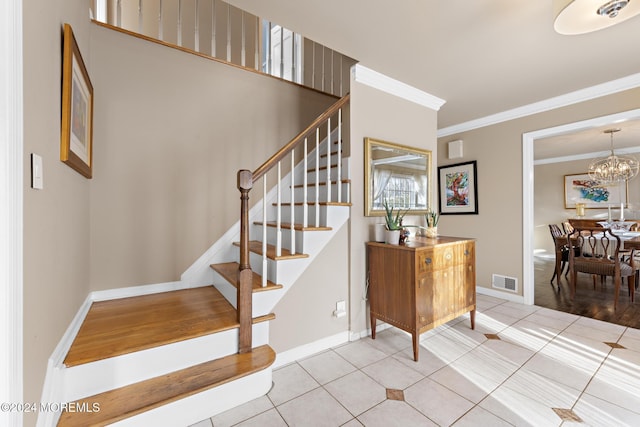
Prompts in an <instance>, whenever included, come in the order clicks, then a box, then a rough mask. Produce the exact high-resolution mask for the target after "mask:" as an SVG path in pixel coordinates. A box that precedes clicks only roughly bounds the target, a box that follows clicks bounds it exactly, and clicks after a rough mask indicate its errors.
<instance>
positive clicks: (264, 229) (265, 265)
mask: <svg viewBox="0 0 640 427" xmlns="http://www.w3.org/2000/svg"><path fill="white" fill-rule="evenodd" d="M268 265H269V263H268V262H267V176H266V175H265V176H263V177H262V287H263V288H264V287H265V286H267V268H268Z"/></svg>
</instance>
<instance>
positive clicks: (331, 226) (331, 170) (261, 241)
mask: <svg viewBox="0 0 640 427" xmlns="http://www.w3.org/2000/svg"><path fill="white" fill-rule="evenodd" d="M348 100H349V96H348V95H347V96H346V97H344V98H342V99H340V100H339V101H338V102H336V103H335V104H334V105H333V106H332V107H330V108H329V109H328V110H327V111H326V112H325V113H323V114H322V115H320V116H319V117H318V119H316V120H315V121H314V122H313V123H312V124H311V125H310V126H309V127H308V128H307V129H305V130H304V131H303V132H301V133H300V134H299V135H298V136H296V138H294V139H293V140H292V141H291V142H290V143H289V144H287V145H286V146H284V147H283V148H282V149H281V150H279V151H278V152H277V153H276V154H274V156H272V158H271V159H269V160H268V161H267V162H266V163H265V164H263V165H262V166H260V167H259V168H258V169H256V171H254V172H251V171H240V172H239V173H238V188H239V190H240V192H241V215H240V217H241V220H240V222H239V223H238V224H237V225H236V226H234V227H233V229H232V230H230V231H229V232H228V233H227V234H226V235H225V236H223V238H222V239H221V241H220V242H217V243H216V244H215V245H214V246H213V247H215V248H218V249H220V248H221V247H222V246H224V248H222V249H220V250H216V251H214V253H211V252H210V251H209V252H208V253H207V254H205V255H203V257H202V259H201V260H200V262H198V263H196V267H195V268H194V269H191V270H190V271H188V272H186V273H185V275H184V276H183V278H182V282H183V286H184V287H187V289H179V290H174V291H170V292H162V293H155V294H150V295H142V296H134V297H129V298H122V299H115V300H109V301H99V302H94V303H93V304H91V307H90V309H89V310H88V312H87V314H86V316H85V318H84V321H83V322H82V326H81V327H80V328H79V330H78V332H77V334H76V336H75V339H74V341H73V343H72V344H71V346H70V348H69V350H68V352H67V353H66V357H65V359H64V366H60V367H57V368H56V371H55V375H54V377H55V379H54V381H53V382H54V384H55V385H56V388H59V390H57V395H58V398H59V400H58V401H61V402H71V403H70V404H68V405H66V406H65V407H62V408H60V409H61V413H60V417H59V419H58V420H55V419H54V418H55V417H51V416H46V415H45V416H43V415H42V414H40V416H39V418H38V425H55V424H56V422H57V425H59V426H94V425H95V426H101V425H112V424H114V425H118V426H121V425H122V426H149V425H153V426H181V425H184V426H188V425H190V424H193V423H196V422H198V421H201V420H203V419H206V418H209V417H211V416H213V415H215V414H218V413H220V412H223V411H225V410H228V409H230V408H232V407H235V406H238V405H240V404H242V403H245V402H247V401H250V400H252V399H255V398H257V397H259V396H262V395H264V394H266V393H267V392H268V391H269V390H270V388H271V385H272V382H271V370H272V368H271V366H272V364H273V363H274V361H275V359H276V355H275V352H274V351H273V349H272V348H271V347H269V345H268V340H269V321H270V320H273V319H274V318H275V315H274V314H273V313H272V310H273V308H274V306H275V305H276V304H277V302H278V301H279V300H280V299H281V298H282V296H283V295H284V294H285V293H286V292H287V291H288V290H289V289H290V288H291V287H292V286H293V285H294V283H295V282H296V280H297V278H298V277H300V275H301V274H302V272H303V271H304V270H305V269H306V268H307V267H308V266H309V265H310V264H311V263H312V262H313V259H314V258H315V256H316V255H317V254H318V253H319V252H320V251H321V250H322V248H323V247H324V246H325V245H326V244H327V243H328V242H329V241H330V240H331V239H332V237H333V235H334V234H335V233H336V232H337V231H338V230H339V229H340V227H342V225H344V224H345V223H346V221H347V220H348V218H349V209H350V202H349V183H350V182H349V179H348V178H346V177H348V176H349V161H348V157H344V156H343V154H342V152H343V149H344V147H343V141H342V139H343V135H342V109H343V108H344V107H345V106H346V105H348ZM332 123H333V125H332ZM310 140H311V142H310ZM284 159H287V160H284ZM284 162H286V165H284V164H283V163H284ZM282 169H288V172H287V173H286V175H285V176H284V177H283V176H282ZM269 173H271V174H275V177H271V176H270V175H268V174H269ZM268 176H269V178H267V177H268ZM260 179H262V195H261V198H262V202H261V203H258V204H256V205H255V206H254V207H253V208H252V209H251V210H249V203H248V202H249V192H250V191H251V188H252V187H253V185H254V183H256V182H259V180H260ZM267 179H269V182H274V181H275V183H276V184H275V186H274V187H273V188H271V189H270V191H268V192H267V184H266V182H267ZM272 180H274V181H272ZM230 236H232V237H235V239H232V240H233V241H231V242H230V239H229V237H230ZM205 263H206V269H207V271H206V272H205V271H201V270H202V268H203V266H204V265H205ZM202 282H204V283H202Z"/></svg>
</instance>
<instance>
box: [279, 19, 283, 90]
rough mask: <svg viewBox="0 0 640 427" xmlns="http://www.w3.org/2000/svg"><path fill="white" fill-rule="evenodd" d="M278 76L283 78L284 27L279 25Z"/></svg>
mask: <svg viewBox="0 0 640 427" xmlns="http://www.w3.org/2000/svg"><path fill="white" fill-rule="evenodd" d="M278 77H280V78H284V27H283V26H282V25H280V75H279V76H278Z"/></svg>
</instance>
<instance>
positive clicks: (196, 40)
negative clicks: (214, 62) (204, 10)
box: [193, 0, 200, 52]
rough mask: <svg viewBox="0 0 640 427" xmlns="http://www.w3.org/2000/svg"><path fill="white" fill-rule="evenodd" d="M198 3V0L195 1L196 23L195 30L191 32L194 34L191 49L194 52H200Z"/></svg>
mask: <svg viewBox="0 0 640 427" xmlns="http://www.w3.org/2000/svg"><path fill="white" fill-rule="evenodd" d="M198 3H200V0H196V11H195V19H196V23H195V28H194V30H193V32H194V34H193V38H194V41H193V48H194V50H195V51H196V52H200V7H199V4H198Z"/></svg>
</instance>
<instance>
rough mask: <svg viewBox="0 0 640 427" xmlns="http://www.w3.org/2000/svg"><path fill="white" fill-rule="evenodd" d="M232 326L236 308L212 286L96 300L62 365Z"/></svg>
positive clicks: (235, 322)
mask: <svg viewBox="0 0 640 427" xmlns="http://www.w3.org/2000/svg"><path fill="white" fill-rule="evenodd" d="M175 319H180V321H179V322H177V321H176V320H175ZM238 326H239V325H238V321H237V319H236V310H235V309H234V308H233V306H232V305H231V304H229V302H228V301H227V300H226V299H225V298H224V297H223V296H222V295H221V294H220V292H218V290H217V289H215V288H214V287H213V286H205V287H201V288H192V289H182V290H178V291H171V292H162V293H158V294H152V295H142V296H136V297H130V298H122V299H117V300H110V301H98V302H94V303H93V304H92V305H91V308H90V309H89V312H88V313H87V316H86V317H85V319H84V322H83V323H82V326H81V327H80V330H79V331H78V334H77V336H76V338H75V340H74V341H73V343H72V345H71V348H70V349H69V352H68V353H67V356H66V358H65V360H64V364H65V365H66V366H77V365H80V364H83V363H89V362H94V361H96V360H101V359H107V358H110V357H115V356H120V355H123V354H128V353H133V352H136V351H140V350H145V349H149V348H153V347H158V346H161V345H166V344H171V343H174V342H179V341H183V340H187V339H191V338H196V337H199V336H204V335H208V334H212V333H215V332H220V331H224V330H228V329H233V328H237V327H238Z"/></svg>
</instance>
